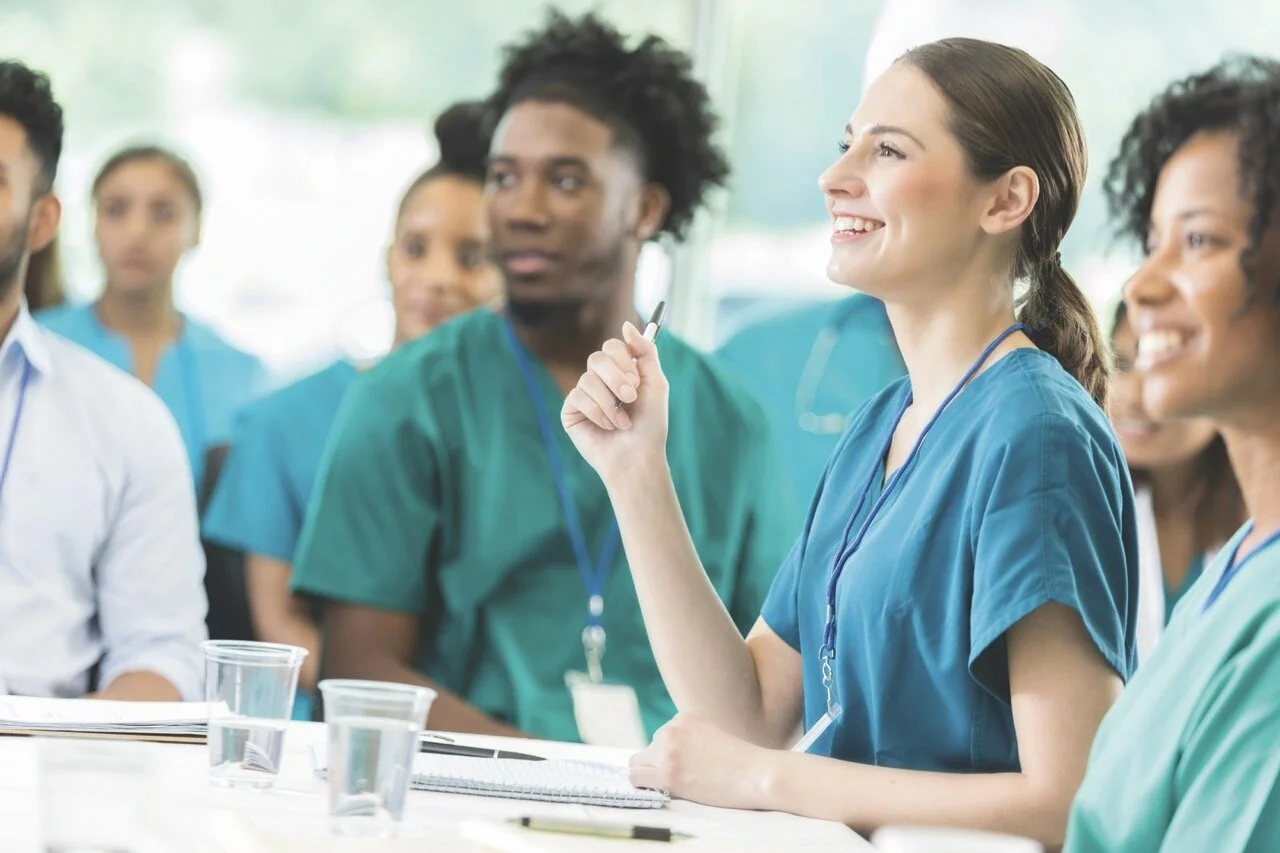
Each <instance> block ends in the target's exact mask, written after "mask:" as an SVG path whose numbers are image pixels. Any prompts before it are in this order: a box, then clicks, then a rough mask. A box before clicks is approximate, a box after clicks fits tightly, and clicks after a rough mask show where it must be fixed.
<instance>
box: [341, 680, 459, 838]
mask: <svg viewBox="0 0 1280 853" xmlns="http://www.w3.org/2000/svg"><path fill="white" fill-rule="evenodd" d="M320 693H321V694H322V695H323V697H324V718H325V722H326V723H327V724H328V727H329V825H330V827H331V828H332V829H333V831H334V832H335V833H336V834H338V835H357V836H364V837H374V838H390V837H392V836H394V835H395V834H396V831H397V830H398V829H399V828H400V821H401V820H402V819H403V818H404V800H405V792H406V791H407V790H408V788H409V781H410V779H411V778H412V776H413V760H414V756H415V755H417V752H418V736H419V735H420V734H421V733H422V727H423V724H424V723H425V722H426V719H427V711H428V710H429V709H430V708H431V702H432V700H434V699H435V698H436V694H435V691H434V690H430V689H428V688H426V687H415V686H413V685H409V684H390V683H386V682H381V681H347V680H338V679H330V680H325V681H321V682H320Z"/></svg>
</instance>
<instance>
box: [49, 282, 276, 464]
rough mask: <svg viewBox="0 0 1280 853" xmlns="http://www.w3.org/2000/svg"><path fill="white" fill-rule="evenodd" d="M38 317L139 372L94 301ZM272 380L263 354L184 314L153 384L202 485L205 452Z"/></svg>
mask: <svg viewBox="0 0 1280 853" xmlns="http://www.w3.org/2000/svg"><path fill="white" fill-rule="evenodd" d="M36 319H37V320H38V321H39V322H40V323H41V324H42V325H43V326H45V328H47V329H49V330H50V331H52V332H56V333H57V334H59V335H62V336H63V337H64V338H68V339H70V340H72V341H74V342H75V343H77V344H79V345H80V346H82V347H84V348H86V349H88V350H89V351H91V352H93V353H94V354H95V355H97V356H98V357H99V358H102V359H104V360H106V361H108V362H110V363H111V364H114V365H115V366H116V367H118V368H120V369H121V370H124V371H127V372H129V373H132V372H133V356H132V353H131V352H130V349H129V342H128V341H127V340H126V339H125V338H124V337H123V336H121V335H117V334H116V333H115V332H112V331H111V330H109V329H108V328H107V327H105V326H103V325H102V322H101V321H100V320H99V319H98V312H97V310H96V309H95V307H94V305H93V304H89V305H75V306H73V305H64V306H59V307H57V308H50V309H49V310H47V311H41V312H40V313H38V314H36ZM266 384H267V372H266V370H265V368H264V367H263V366H262V363H261V362H260V361H258V359H256V358H254V357H253V356H252V355H249V354H248V353H247V352H244V351H243V350H239V349H237V348H235V347H234V346H232V345H231V344H229V343H227V342H226V341H225V340H223V339H222V338H221V337H220V336H219V335H218V334H217V332H215V331H213V329H211V328H209V327H208V326H206V325H204V324H203V323H200V322H199V321H197V320H194V319H192V318H191V317H190V316H188V315H185V314H184V315H183V318H182V333H181V334H180V335H179V336H178V339H177V340H176V341H175V342H174V343H173V344H170V345H169V347H168V348H167V349H166V350H165V351H164V352H163V353H162V354H161V356H160V362H159V364H157V365H156V375H155V379H154V381H153V382H152V386H151V387H152V390H153V391H155V392H156V394H157V395H158V396H159V397H160V399H161V400H163V401H164V403H165V405H166V406H168V407H169V411H170V412H172V413H173V417H174V419H175V420H177V422H178V429H179V430H181V432H182V440H183V443H185V444H186V446H187V455H188V458H189V459H190V461H191V473H192V477H193V478H194V482H195V484H196V486H197V487H199V485H200V482H201V478H202V477H203V476H204V454H205V451H206V450H207V449H208V448H209V447H210V446H212V445H215V444H221V443H223V442H225V441H227V439H228V438H229V437H230V435H231V417H232V415H233V414H234V413H235V411H236V410H237V409H239V408H240V407H241V406H243V405H244V404H245V403H248V402H249V401H250V400H253V399H255V398H256V397H258V396H259V395H260V394H261V393H262V392H263V391H264V390H265V389H266Z"/></svg>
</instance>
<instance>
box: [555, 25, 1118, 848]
mask: <svg viewBox="0 0 1280 853" xmlns="http://www.w3.org/2000/svg"><path fill="white" fill-rule="evenodd" d="M842 150H843V153H842V154H841V156H840V158H839V159H838V160H837V161H836V163H835V164H834V165H833V166H832V167H831V168H830V169H829V170H828V171H827V172H826V173H825V174H824V175H823V177H822V179H821V186H822V189H823V191H824V193H825V195H826V200H827V206H828V208H829V210H830V213H831V216H832V222H833V233H832V251H831V258H830V261H829V263H828V267H827V270H828V274H829V275H830V277H831V278H832V279H833V280H834V281H836V282H838V283H841V284H845V285H850V286H851V285H856V286H857V287H858V288H859V289H860V290H863V291H865V292H867V293H870V294H871V295H873V296H876V297H877V298H880V299H882V300H883V301H884V302H885V304H886V305H887V306H888V311H889V318H890V321H891V322H892V324H893V329H894V333H895V337H896V339H897V342H898V345H899V347H900V349H901V352H902V355H903V359H904V361H905V362H906V365H907V370H908V377H907V378H906V379H904V380H901V381H899V382H897V383H894V384H893V385H890V386H889V387H888V388H887V389H886V390H885V391H884V392H882V393H881V394H879V395H877V396H876V397H873V398H872V399H871V400H870V401H869V402H868V403H867V404H866V405H864V406H863V407H862V408H861V409H860V410H859V411H858V413H857V414H856V415H855V416H854V418H853V420H852V422H851V423H850V424H849V427H848V429H847V430H846V431H845V434H844V436H843V437H842V439H841V441H840V443H839V445H838V446H837V447H836V450H835V454H834V456H833V457H832V459H831V461H830V463H829V464H828V466H827V471H826V473H825V474H824V476H823V479H822V482H821V483H820V485H819V487H818V492H817V494H816V496H815V498H814V500H813V503H812V504H811V506H810V510H809V516H808V520H807V522H806V525H805V529H804V532H803V533H802V534H801V537H800V539H799V541H798V542H797V543H796V544H795V547H794V549H793V550H792V552H791V555H790V556H789V557H788V558H787V559H786V561H785V562H784V563H783V565H782V568H781V570H780V572H779V574H778V576H777V578H776V580H775V581H774V584H773V588H772V589H771V590H770V593H769V595H768V597H767V599H766V601H765V604H764V607H763V613H762V615H761V618H760V620H759V621H757V623H756V625H755V627H754V628H752V629H751V632H750V634H749V636H748V637H747V639H746V640H745V641H744V640H743V638H742V635H741V634H739V633H738V632H737V630H736V629H735V628H734V625H733V623H732V622H731V621H730V620H729V618H728V617H727V615H726V613H725V611H724V609H723V608H722V607H721V606H720V604H719V602H717V601H716V599H715V598H714V595H713V592H712V589H711V587H710V586H709V584H708V583H707V580H706V578H705V576H704V574H703V572H702V569H701V566H700V564H699V560H698V556H697V554H696V553H695V551H694V548H693V545H692V543H691V542H690V540H689V538H688V536H687V535H686V533H685V529H684V520H683V519H682V517H681V514H680V508H679V505H678V502H677V501H676V500H675V497H674V493H673V491H672V488H671V483H670V478H669V475H668V473H667V464H666V460H665V453H664V444H665V434H666V429H667V411H666V409H667V398H666V393H665V380H664V377H663V373H662V371H661V368H660V367H659V365H658V358H657V350H656V349H655V348H654V347H653V346H652V345H651V344H650V343H649V342H648V341H646V340H645V339H644V338H642V337H641V336H640V335H639V333H637V332H636V330H635V329H634V328H629V329H627V330H626V332H625V342H624V341H619V340H614V341H610V342H608V343H607V344H606V345H605V347H604V349H603V351H601V352H598V353H596V354H595V355H593V356H592V357H591V359H590V361H589V362H588V368H589V369H588V372H587V373H586V374H584V375H583V377H582V379H581V380H580V382H579V384H578V386H577V388H575V389H574V390H573V391H572V392H571V393H570V395H569V397H568V399H567V400H566V405H565V408H564V411H563V413H562V418H563V421H564V424H565V426H566V428H567V429H568V430H569V433H570V436H571V437H572V438H573V440H574V443H575V444H576V446H577V447H578V448H579V450H580V451H581V452H582V454H583V456H584V457H586V458H587V460H588V461H590V462H591V464H592V465H593V466H594V467H595V468H596V470H597V471H598V472H599V473H600V475H601V477H602V479H603V480H604V481H605V484H606V486H607V488H608V490H609V495H610V498H611V500H612V501H613V506H614V511H615V512H616V514H617V519H618V523H619V525H620V527H621V530H622V537H623V543H624V545H625V547H626V551H627V558H628V563H629V565H630V568H631V572H632V575H633V577H634V579H635V586H636V591H637V594H638V596H639V601H640V605H641V607H642V609H643V612H644V619H645V626H646V628H647V631H648V635H649V638H650V640H651V641H652V643H653V647H654V653H655V656H656V657H657V661H658V664H659V666H660V668H661V670H662V675H663V679H664V681H665V683H666V685H667V687H668V689H669V690H670V692H671V695H672V698H673V699H674V700H675V703H676V705H677V706H678V708H679V709H680V714H679V715H678V716H677V717H676V718H675V719H674V720H673V721H672V722H670V723H669V724H668V725H667V726H665V727H664V728H663V729H662V730H660V731H659V732H658V734H657V735H656V736H655V737H654V741H653V743H652V745H651V746H650V747H649V748H648V749H646V750H645V751H643V752H641V753H640V754H638V755H637V756H635V757H634V758H633V760H632V764H631V779H632V781H633V782H634V783H635V784H637V785H642V786H646V787H656V788H663V789H666V790H668V791H670V792H671V794H672V795H674V796H678V797H682V798H686V799H692V800H697V801H701V802H706V803H710V804H714V805H722V806H733V807H741V808H756V809H770V810H781V811H789V812H794V813H798V814H803V815H807V816H811V817H818V818H825V819H830V820H838V821H841V822H843V823H846V824H849V825H851V826H853V827H855V828H859V829H869V828H872V827H875V826H878V825H882V824H888V823H914V824H943V825H953V826H955V825H959V826H968V827H977V828H982V829H989V830H998V831H1002V832H1008V833H1013V834H1016V835H1024V836H1031V837H1034V838H1037V839H1039V840H1041V841H1042V842H1044V843H1046V844H1050V845H1052V844H1058V843H1061V841H1062V838H1063V832H1064V829H1065V825H1066V817H1067V809H1068V806H1069V804H1070V801H1071V797H1072V795H1073V793H1074V792H1075V789H1076V786H1077V785H1078V784H1079V781H1080V778H1081V776H1082V775H1083V771H1084V764H1085V757H1086V755H1087V753H1088V749H1089V744H1090V742H1091V741H1092V739H1093V736H1094V733H1095V730H1096V727H1097V725H1098V723H1099V722H1100V721H1101V719H1102V717H1103V715H1104V714H1105V712H1106V710H1107V709H1108V708H1109V707H1110V706H1111V704H1112V702H1113V701H1114V700H1115V697H1116V696H1117V695H1118V694H1119V692H1120V688H1121V685H1122V683H1123V682H1124V681H1125V680H1126V679H1127V678H1128V677H1129V675H1130V673H1131V671H1132V670H1133V667H1134V622H1135V610H1136V603H1137V589H1136V580H1137V578H1136V574H1137V559H1136V558H1137V553H1136V552H1137V547H1136V539H1137V530H1136V524H1135V520H1134V506H1133V493H1132V489H1131V486H1130V483H1129V477H1128V474H1127V472H1126V471H1125V465H1124V457H1123V454H1122V452H1121V449H1120V446H1119V444H1118V443H1117V441H1116V439H1115V437H1114V434H1113V433H1112V431H1111V427H1110V425H1109V424H1108V422H1107V419H1106V415H1105V414H1104V412H1103V410H1102V408H1101V407H1100V405H1099V403H1100V402H1102V400H1103V398H1104V397H1105V393H1106V385H1107V377H1106V371H1105V366H1104V353H1105V346H1106V345H1105V342H1104V340H1103V338H1102V335H1101V333H1100V331H1099V330H1098V326H1097V323H1096V321H1095V319H1094V317H1093V314H1092V312H1091V310H1090V308H1089V306H1088V303H1087V302H1086V301H1085V299H1084V296H1083V295H1082V294H1081V292H1080V290H1079V289H1078V288H1077V287H1076V285H1075V283H1074V282H1073V280H1072V279H1071V277H1070V276H1069V275H1067V274H1066V273H1065V272H1064V271H1063V270H1062V267H1061V264H1060V259H1059V257H1058V254H1057V250H1058V244H1059V242H1060V240H1061V239H1062V237H1063V235H1064V234H1065V233H1066V231H1067V228H1068V226H1069V225H1070V222H1071V219H1072V217H1073V215H1074V213H1075V209H1076V203H1077V201H1078V200H1079V197H1080V191H1081V188H1082V185H1083V183H1084V173H1085V145H1084V138H1083V134H1082V132H1081V129H1080V124H1079V120H1078V117H1077V116H1076V113H1075V109H1074V105H1073V102H1072V99H1071V95H1070V93H1069V92H1068V90H1067V88H1066V86H1065V85H1064V84H1063V83H1062V81H1061V80H1059V79H1058V78H1057V77H1056V76H1055V75H1054V74H1053V72H1052V71H1050V70H1049V69H1047V68H1045V67H1044V66H1043V65H1041V64H1040V63H1038V62H1036V61H1035V60H1034V59H1032V58H1031V57H1030V56H1028V55H1027V54H1025V53H1023V52H1022V51H1019V50H1015V49H1013V48H1008V47H1004V46H1002V45H996V44H992V43H989V42H981V41H974V40H968V39H948V40H946V41H942V42H935V43H933V44H928V45H924V46H921V47H918V48H915V49H913V50H911V51H909V52H908V53H907V54H905V55H904V56H903V57H902V58H901V59H899V60H898V61H897V62H896V63H895V64H894V65H893V66H891V67H890V69H889V70H888V71H886V72H885V73H884V74H883V75H881V76H880V77H879V78H878V79H877V80H876V81H875V83H874V84H873V85H872V86H871V88H870V89H869V91H868V92H867V94H866V96H865V97H864V99H863V101H862V103H861V104H860V105H859V107H858V109H857V111H856V112H855V113H854V115H853V117H852V119H851V120H850V122H849V125H848V126H847V128H846V130H845V136H844V144H843V145H842ZM1018 278H1021V279H1025V280H1026V282H1027V284H1028V288H1029V289H1028V291H1027V292H1026V294H1025V296H1024V297H1023V298H1022V299H1021V300H1018V299H1016V298H1015V290H1014V284H1015V280H1016V279H1018ZM1015 318H1016V319H1015ZM854 369H856V368H854ZM708 429H713V425H711V424H708ZM804 730H807V731H808V733H809V734H808V736H807V737H806V738H804V740H803V742H802V743H800V744H799V747H800V748H799V749H792V750H787V747H791V746H792V745H793V744H796V743H797V737H798V736H799V735H800V734H801V732H802V731H804ZM806 747H807V751H808V752H809V753H811V754H805V748H806Z"/></svg>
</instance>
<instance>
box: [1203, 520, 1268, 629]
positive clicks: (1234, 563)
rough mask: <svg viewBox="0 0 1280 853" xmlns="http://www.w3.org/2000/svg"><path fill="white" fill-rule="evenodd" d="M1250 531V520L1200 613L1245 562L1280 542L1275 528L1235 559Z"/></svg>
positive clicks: (1218, 594) (1223, 590)
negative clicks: (1243, 554) (1246, 531)
mask: <svg viewBox="0 0 1280 853" xmlns="http://www.w3.org/2000/svg"><path fill="white" fill-rule="evenodd" d="M1252 532H1253V522H1252V521H1251V522H1249V532H1248V533H1245V535H1244V536H1243V537H1242V538H1241V539H1240V541H1239V542H1237V543H1236V547H1235V548H1234V549H1233V550H1232V551H1231V556H1230V557H1229V558H1228V559H1227V568H1226V569H1225V570H1223V572H1222V575H1221V576H1220V577H1219V578H1218V582H1217V583H1216V584H1214V585H1213V590H1212V591H1211V592H1210V593H1209V597H1208V598H1207V599H1205V602H1204V610H1202V611H1201V612H1202V613H1207V612H1208V610H1209V608H1210V607H1212V606H1213V603H1214V602H1215V601H1217V600H1218V599H1219V598H1220V597H1221V596H1222V593H1223V592H1225V591H1226V589H1227V584H1229V583H1231V581H1232V580H1234V579H1235V576H1236V575H1238V574H1240V569H1241V568H1243V567H1244V565H1245V564H1246V563H1248V562H1249V561H1250V560H1252V559H1253V558H1254V557H1256V556H1258V554H1260V553H1262V552H1263V551H1265V550H1266V549H1267V548H1269V547H1271V546H1272V545H1274V544H1276V542H1280V530H1277V531H1275V532H1274V533H1272V534H1271V535H1270V536H1268V537H1267V538H1266V539H1263V540H1262V542H1261V543H1260V544H1259V545H1258V547H1256V548H1254V549H1253V550H1252V551H1250V552H1249V553H1248V554H1245V556H1244V559H1243V560H1237V559H1236V558H1237V556H1238V555H1239V554H1240V546H1241V545H1242V544H1244V540H1245V539H1247V538H1248V537H1249V534H1250V533H1252Z"/></svg>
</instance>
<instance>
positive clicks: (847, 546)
mask: <svg viewBox="0 0 1280 853" xmlns="http://www.w3.org/2000/svg"><path fill="white" fill-rule="evenodd" d="M1025 331H1027V327H1026V326H1025V325H1024V324H1022V323H1014V324H1013V325H1012V326H1010V327H1009V328H1007V329H1005V330H1004V331H1003V332H1001V333H1000V334H999V335H997V336H996V337H995V340H993V341H991V343H989V344H987V347H986V349H984V350H983V351H982V354H981V355H979V356H978V359H977V361H975V362H974V363H973V366H972V367H970V368H969V370H968V372H966V373H965V375H964V376H963V377H962V378H961V379H960V381H959V382H958V383H956V387H955V388H953V389H951V393H950V394H948V395H947V396H946V399H944V400H943V401H942V405H940V406H938V409H937V411H935V412H934V413H933V416H932V417H931V418H929V422H928V423H927V424H925V426H924V429H923V430H921V431H920V436H919V437H918V438H917V439H916V443H915V445H914V446H913V447H912V448H911V452H910V453H908V454H907V458H906V460H905V461H904V462H903V463H902V464H901V465H900V466H899V467H898V470H896V471H894V472H893V475H892V476H891V477H890V478H889V480H888V482H886V483H885V486H884V491H882V492H881V493H880V497H879V498H877V499H876V502H875V503H874V504H872V505H871V511H870V512H869V513H867V517H866V518H865V519H864V520H863V522H862V526H861V527H860V528H858V533H857V535H856V536H854V537H853V540H852V541H850V539H849V534H850V533H852V532H853V525H854V523H855V522H856V521H857V519H858V514H859V513H860V512H862V507H863V504H865V503H866V501H867V495H868V494H870V492H871V486H872V485H873V484H874V483H875V481H876V478H877V477H879V476H882V474H881V471H882V468H881V466H882V465H883V463H884V459H885V456H886V455H887V454H888V453H889V448H890V447H892V446H893V434H894V432H896V431H897V428H898V424H899V423H901V421H902V416H903V415H905V414H906V411H907V408H908V407H910V405H911V400H912V395H911V393H910V392H908V393H907V399H906V400H905V401H904V402H903V404H902V408H901V409H899V410H898V415H897V417H895V418H894V421H893V423H894V426H893V429H891V430H889V437H888V439H887V440H886V441H885V444H884V447H883V448H882V449H881V451H880V454H879V455H878V456H877V457H876V459H875V463H874V465H873V466H872V470H871V476H870V477H868V478H867V482H866V485H864V486H863V487H862V494H861V495H859V497H858V503H857V505H856V506H855V507H854V510H853V514H852V515H850V516H849V521H848V522H847V523H846V524H845V527H844V534H843V536H842V537H841V544H840V549H839V550H838V551H837V552H836V556H835V560H834V561H832V564H831V574H830V576H829V578H828V580H827V612H826V626H825V628H824V629H823V632H822V648H821V650H820V657H821V658H822V659H823V660H824V661H826V660H829V659H831V658H834V657H835V656H836V585H837V584H838V583H839V581H840V575H841V574H843V573H844V568H845V566H846V565H848V563H849V560H850V559H851V558H852V557H853V555H854V554H856V553H857V551H858V549H859V548H861V547H862V540H863V539H865V538H866V536H867V531H868V530H870V529H871V524H872V522H874V521H875V519H876V517H877V516H878V515H879V514H880V510H881V509H882V508H883V507H884V505H885V502H886V501H888V500H889V497H890V496H891V495H892V494H893V490H894V488H895V487H896V486H897V485H898V482H899V481H900V480H901V479H902V478H903V476H905V475H906V473H907V470H908V469H909V468H910V467H911V464H912V463H913V462H914V461H915V459H916V456H917V455H919V453H920V448H921V446H922V445H923V444H924V440H925V436H927V435H928V434H929V431H930V430H932V429H933V427H934V424H936V423H937V422H938V418H940V417H941V416H942V413H943V412H944V411H946V409H947V407H948V406H950V405H951V403H952V401H953V400H955V398H956V397H958V396H960V392H961V391H963V390H964V389H965V387H966V386H967V385H968V384H969V382H970V381H972V380H973V377H974V375H975V374H977V372H978V371H979V370H981V369H982V366H983V365H984V364H986V362H987V359H989V358H990V357H991V354H992V353H993V352H995V349H996V347H998V346H1000V344H1002V343H1003V342H1004V341H1005V339H1006V338H1008V337H1009V336H1010V335H1012V334H1014V333H1016V332H1025Z"/></svg>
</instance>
